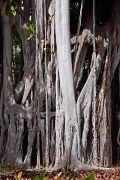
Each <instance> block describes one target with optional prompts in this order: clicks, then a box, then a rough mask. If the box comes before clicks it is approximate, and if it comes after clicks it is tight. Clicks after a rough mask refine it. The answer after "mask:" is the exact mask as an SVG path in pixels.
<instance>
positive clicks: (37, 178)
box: [34, 172, 45, 180]
mask: <svg viewBox="0 0 120 180" xmlns="http://www.w3.org/2000/svg"><path fill="white" fill-rule="evenodd" d="M44 177H45V173H44V172H42V173H41V174H40V176H36V177H35V178H34V180H44Z"/></svg>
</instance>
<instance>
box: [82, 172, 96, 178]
mask: <svg viewBox="0 0 120 180" xmlns="http://www.w3.org/2000/svg"><path fill="white" fill-rule="evenodd" d="M94 177H95V173H93V174H90V175H88V176H87V177H86V178H85V179H84V180H94Z"/></svg>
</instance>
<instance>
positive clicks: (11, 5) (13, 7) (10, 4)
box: [5, 0, 17, 16]
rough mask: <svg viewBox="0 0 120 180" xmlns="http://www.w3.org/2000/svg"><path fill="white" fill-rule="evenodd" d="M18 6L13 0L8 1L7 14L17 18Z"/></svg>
mask: <svg viewBox="0 0 120 180" xmlns="http://www.w3.org/2000/svg"><path fill="white" fill-rule="evenodd" d="M16 8H17V7H16V4H15V2H14V1H13V0H10V1H8V3H7V6H6V9H5V13H6V15H7V16H8V15H9V14H10V12H11V13H12V14H13V15H14V16H15V15H16Z"/></svg>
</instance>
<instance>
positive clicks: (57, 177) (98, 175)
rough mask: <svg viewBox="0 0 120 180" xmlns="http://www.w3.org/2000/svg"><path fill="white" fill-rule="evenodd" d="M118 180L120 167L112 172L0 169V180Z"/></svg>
mask: <svg viewBox="0 0 120 180" xmlns="http://www.w3.org/2000/svg"><path fill="white" fill-rule="evenodd" d="M103 179H104V180H120V167H116V168H114V171H113V170H112V171H103V170H101V171H82V170H80V171H77V172H74V171H70V170H68V171H66V170H65V169H62V170H59V171H53V172H50V173H46V172H44V171H35V170H34V169H33V170H24V169H13V168H8V167H7V168H0V180H103Z"/></svg>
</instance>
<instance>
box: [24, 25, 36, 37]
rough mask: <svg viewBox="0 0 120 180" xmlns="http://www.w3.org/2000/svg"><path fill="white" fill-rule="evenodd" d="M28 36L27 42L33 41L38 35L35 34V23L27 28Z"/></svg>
mask: <svg viewBox="0 0 120 180" xmlns="http://www.w3.org/2000/svg"><path fill="white" fill-rule="evenodd" d="M26 31H27V34H28V38H27V40H31V39H33V37H34V36H35V35H36V33H35V25H34V24H33V23H31V24H30V25H29V26H28V27H27V28H26Z"/></svg>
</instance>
